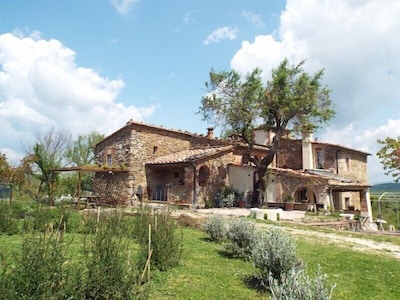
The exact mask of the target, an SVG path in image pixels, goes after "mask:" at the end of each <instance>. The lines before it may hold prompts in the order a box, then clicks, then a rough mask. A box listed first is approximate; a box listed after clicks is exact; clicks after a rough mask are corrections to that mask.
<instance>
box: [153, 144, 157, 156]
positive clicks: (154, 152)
mask: <svg viewBox="0 0 400 300" xmlns="http://www.w3.org/2000/svg"><path fill="white" fill-rule="evenodd" d="M157 152H158V147H157V146H154V147H153V155H157Z"/></svg>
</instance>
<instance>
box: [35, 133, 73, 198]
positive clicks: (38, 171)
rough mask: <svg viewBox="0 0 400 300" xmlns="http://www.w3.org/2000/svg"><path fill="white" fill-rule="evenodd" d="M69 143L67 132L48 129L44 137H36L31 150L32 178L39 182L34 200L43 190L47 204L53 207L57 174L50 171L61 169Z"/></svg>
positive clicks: (69, 137) (69, 138) (69, 135)
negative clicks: (47, 200)
mask: <svg viewBox="0 0 400 300" xmlns="http://www.w3.org/2000/svg"><path fill="white" fill-rule="evenodd" d="M70 141H71V134H70V133H69V132H68V131H67V130H60V131H55V130H54V129H50V130H49V131H48V132H47V133H45V134H44V135H40V134H38V135H37V140H36V143H35V144H34V145H33V147H32V149H31V154H32V155H33V157H34V160H33V164H34V168H33V171H34V176H35V177H36V178H37V179H38V180H39V187H38V191H37V195H36V198H37V199H38V197H39V195H40V193H41V192H42V191H43V189H45V191H46V192H47V196H48V198H49V204H50V205H53V204H54V203H53V200H54V199H53V197H54V191H55V187H56V183H57V179H58V174H57V173H54V172H52V169H54V168H59V167H61V165H62V163H63V161H64V159H65V153H66V150H67V148H68V146H69V144H70Z"/></svg>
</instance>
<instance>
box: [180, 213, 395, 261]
mask: <svg viewBox="0 0 400 300" xmlns="http://www.w3.org/2000/svg"><path fill="white" fill-rule="evenodd" d="M182 212H184V213H189V214H191V215H192V216H193V217H207V216H210V215H213V214H220V215H224V216H231V217H235V216H249V214H250V211H249V209H238V208H231V209H221V208H219V209H199V210H196V211H182ZM303 216H304V212H299V211H293V212H285V213H284V214H283V216H282V219H283V220H286V221H295V222H296V221H297V222H300V219H301V218H302V217H303ZM263 226H268V225H263ZM282 228H283V229H284V230H285V231H286V232H288V233H289V234H291V235H293V236H295V237H296V238H299V237H301V238H306V239H309V240H314V241H317V240H318V241H323V242H324V243H332V244H335V245H338V246H341V247H346V248H351V249H353V250H356V251H360V252H369V253H374V254H378V255H383V256H389V257H393V258H396V259H400V246H399V245H395V244H392V243H389V242H376V241H373V240H371V239H368V233H360V237H349V236H343V235H339V234H336V233H324V232H320V231H312V230H302V229H297V228H293V227H282ZM361 235H362V236H361ZM398 238H399V239H400V236H398Z"/></svg>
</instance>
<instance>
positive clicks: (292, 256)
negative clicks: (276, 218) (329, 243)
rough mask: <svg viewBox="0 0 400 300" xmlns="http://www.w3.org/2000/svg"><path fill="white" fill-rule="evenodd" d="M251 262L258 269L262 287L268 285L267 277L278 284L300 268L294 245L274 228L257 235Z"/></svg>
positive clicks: (284, 234) (281, 232) (285, 235)
mask: <svg viewBox="0 0 400 300" xmlns="http://www.w3.org/2000/svg"><path fill="white" fill-rule="evenodd" d="M252 260H253V263H254V266H255V267H256V268H257V269H258V274H257V277H258V279H259V280H260V283H261V285H262V286H267V285H268V279H269V276H272V278H274V279H276V280H277V281H278V282H279V283H280V282H281V280H282V277H283V276H285V275H286V274H287V273H288V272H289V271H290V270H292V269H293V268H295V269H296V270H298V269H301V268H302V267H301V261H300V259H299V258H298V256H297V252H296V243H295V242H294V241H293V240H292V239H291V238H290V237H289V236H288V235H287V234H286V233H284V232H283V231H282V230H280V229H279V228H276V227H273V228H271V229H269V230H268V231H267V232H265V233H264V232H263V233H261V234H258V235H257V238H256V240H255V243H254V247H253V249H252Z"/></svg>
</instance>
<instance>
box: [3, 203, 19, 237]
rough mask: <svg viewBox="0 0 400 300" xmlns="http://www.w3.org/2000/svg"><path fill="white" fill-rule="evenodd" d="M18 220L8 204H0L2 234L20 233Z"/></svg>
mask: <svg viewBox="0 0 400 300" xmlns="http://www.w3.org/2000/svg"><path fill="white" fill-rule="evenodd" d="M18 222H19V221H18V219H17V218H15V217H14V215H13V211H12V208H11V207H10V205H9V204H8V203H0V233H5V234H9V235H12V234H16V233H18Z"/></svg>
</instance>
